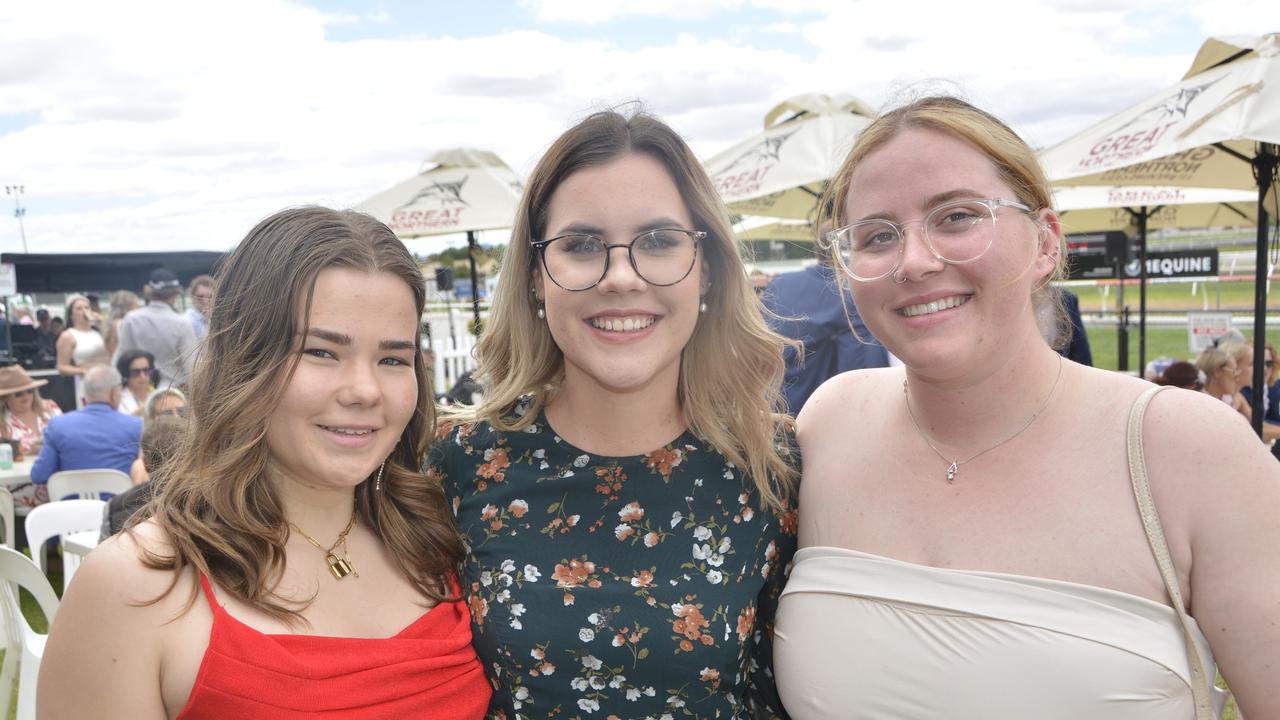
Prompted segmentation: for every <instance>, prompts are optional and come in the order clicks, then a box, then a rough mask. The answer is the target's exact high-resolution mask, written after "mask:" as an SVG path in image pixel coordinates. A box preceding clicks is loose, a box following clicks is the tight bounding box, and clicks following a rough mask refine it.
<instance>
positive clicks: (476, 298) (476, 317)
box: [467, 230, 480, 337]
mask: <svg viewBox="0 0 1280 720" xmlns="http://www.w3.org/2000/svg"><path fill="white" fill-rule="evenodd" d="M478 252H480V243H479V242H477V241H476V231H475V230H468V231H467V262H468V264H469V265H468V266H469V267H470V268H471V315H472V320H473V321H474V322H473V323H472V325H471V332H472V334H474V335H475V336H476V337H480V277H479V274H478V273H477V272H476V253H478Z"/></svg>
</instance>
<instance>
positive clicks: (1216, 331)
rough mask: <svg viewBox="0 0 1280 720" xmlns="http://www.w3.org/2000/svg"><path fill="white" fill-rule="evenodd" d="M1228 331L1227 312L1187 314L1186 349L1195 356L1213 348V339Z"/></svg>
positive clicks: (1229, 327) (1229, 317) (1228, 316)
mask: <svg viewBox="0 0 1280 720" xmlns="http://www.w3.org/2000/svg"><path fill="white" fill-rule="evenodd" d="M1230 329H1231V313H1229V312H1194V313H1187V340H1188V347H1190V349H1191V352H1193V353H1195V354H1197V355H1198V354H1200V353H1201V352H1202V351H1204V350H1206V349H1207V348H1211V347H1213V340H1214V338H1218V337H1222V335H1224V334H1225V333H1226V332H1227V331H1228V330H1230Z"/></svg>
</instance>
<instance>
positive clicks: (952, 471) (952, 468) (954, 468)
mask: <svg viewBox="0 0 1280 720" xmlns="http://www.w3.org/2000/svg"><path fill="white" fill-rule="evenodd" d="M1061 379H1062V356H1061V355H1059V356H1058V375H1057V376H1056V377H1055V378H1054V379H1053V387H1051V388H1049V395H1048V396H1047V397H1045V399H1044V404H1042V405H1041V406H1040V408H1039V409H1038V410H1036V411H1035V413H1033V414H1032V415H1031V417H1030V418H1028V419H1027V421H1026V422H1025V423H1023V424H1022V427H1020V428H1018V430H1017V432H1015V433H1014V434H1012V435H1010V436H1009V437H1007V438H1005V439H1003V440H1001V441H1000V442H998V443H996V444H995V445H992V446H991V447H989V448H987V449H985V450H979V451H978V452H976V453H974V454H972V455H970V456H969V457H967V458H965V459H964V460H961V459H959V458H951V459H947V456H946V455H943V454H942V451H941V450H939V449H938V447H937V446H936V445H934V444H933V441H932V440H930V439H929V436H928V435H926V434H925V432H924V429H923V428H921V427H920V423H919V421H917V420H916V414H915V413H914V412H912V411H911V397H910V395H908V393H907V381H906V379H905V378H904V379H903V381H902V399H903V401H904V402H906V404H907V415H908V416H909V417H910V418H911V424H912V425H915V427H916V432H918V433H920V437H921V438H923V439H924V442H925V444H926V445H928V446H929V449H930V450H932V451H933V452H934V453H935V454H936V455H937V456H938V457H939V458H942V461H943V462H945V463H950V465H949V466H948V467H947V482H954V481H955V479H956V473H958V472H960V466H961V465H964V464H965V463H967V462H969V461H971V460H974V459H976V458H978V457H980V456H982V455H985V454H987V453H989V452H991V451H992V450H995V449H996V448H998V447H1000V446H1001V445H1003V444H1005V443H1007V442H1009V441H1010V440H1012V439H1014V438H1016V437H1018V436H1019V435H1021V434H1022V433H1023V432H1024V431H1025V430H1026V429H1027V428H1029V427H1031V423H1033V422H1035V421H1036V418H1038V417H1040V413H1042V412H1044V409H1045V408H1047V407H1049V401H1050V400H1053V393H1054V391H1056V390H1057V389H1058V381H1059V380H1061Z"/></svg>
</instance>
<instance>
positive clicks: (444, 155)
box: [356, 148, 524, 334]
mask: <svg viewBox="0 0 1280 720" xmlns="http://www.w3.org/2000/svg"><path fill="white" fill-rule="evenodd" d="M422 168H423V169H422V170H421V171H420V172H419V173H418V174H417V175H415V176H414V177H411V178H409V179H408V180H405V181H404V182H401V183H398V184H396V185H395V186H393V187H391V188H389V189H387V190H384V191H382V192H380V193H378V194H377V195H374V196H373V197H371V198H369V199H368V200H365V201H364V202H362V203H360V204H359V205H357V206H356V209H357V210H360V211H361V212H366V213H369V214H370V215H372V216H374V217H376V218H378V219H379V220H381V221H382V222H384V223H386V224H387V226H388V227H390V228H391V230H392V231H393V232H395V234H396V235H397V236H399V237H400V238H402V239H409V238H415V237H424V236H428V235H446V234H450V233H458V232H465V233H466V234H467V245H468V246H469V247H470V249H471V252H470V253H468V255H469V258H470V261H471V307H472V312H473V313H474V316H475V325H474V330H475V332H476V333H477V334H478V333H479V332H480V293H479V290H478V287H477V286H478V285H479V283H477V282H476V260H475V254H476V253H477V252H479V250H480V246H479V243H477V241H476V231H477V230H494V229H498V228H507V227H511V225H512V223H513V222H514V221H515V215H516V204H517V203H518V202H519V201H520V194H521V193H522V192H523V191H524V184H523V183H522V182H521V181H520V178H518V177H517V176H516V174H515V172H514V171H512V170H511V168H510V167H509V166H508V165H507V164H506V163H505V162H503V161H502V158H500V157H498V156H497V155H495V154H494V153H492V152H489V151H488V150H476V149H472V148H456V149H453V150H442V151H440V152H437V153H436V154H434V155H432V156H431V157H429V158H427V160H426V161H425V162H424V163H423V164H422Z"/></svg>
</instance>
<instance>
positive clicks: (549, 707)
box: [427, 415, 796, 720]
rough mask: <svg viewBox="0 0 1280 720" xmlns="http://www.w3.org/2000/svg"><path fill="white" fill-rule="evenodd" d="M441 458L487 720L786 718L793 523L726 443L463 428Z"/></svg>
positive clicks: (444, 445) (436, 453) (435, 452)
mask: <svg viewBox="0 0 1280 720" xmlns="http://www.w3.org/2000/svg"><path fill="white" fill-rule="evenodd" d="M427 464H428V472H430V473H432V474H433V475H434V476H436V477H439V478H440V479H441V481H442V482H443V484H444V488H445V492H446V494H447V495H449V496H450V498H451V500H452V503H453V508H454V512H455V514H456V515H457V519H458V525H459V528H460V530H461V532H462V534H463V537H464V540H465V542H466V543H467V546H468V551H467V556H466V559H465V563H464V567H463V577H464V582H463V585H464V588H463V589H464V592H465V593H466V594H467V600H468V603H469V605H470V608H471V616H472V631H473V638H474V639H473V642H474V643H475V646H476V652H477V653H478V654H479V656H480V660H481V662H482V663H483V664H484V666H485V671H486V673H487V674H488V675H489V678H490V680H491V682H492V684H493V686H494V694H493V700H492V703H491V705H490V707H489V715H488V717H490V718H501V719H502V720H517V719H519V718H527V719H532V718H565V719H573V718H618V719H621V718H654V719H655V720H657V719H659V718H666V719H669V720H675V719H676V718H769V717H785V714H784V712H783V710H782V706H781V703H780V702H779V701H778V699H777V693H776V690H775V688H774V684H773V672H772V644H771V632H772V622H773V613H774V608H775V606H776V603H777V599H778V595H779V593H780V591H781V589H782V584H783V581H784V579H785V573H786V571H787V570H788V568H789V565H790V562H791V557H792V555H793V554H794V552H795V547H796V516H795V512H794V511H788V512H786V513H784V514H783V515H781V516H778V515H777V514H775V513H773V512H771V511H770V510H768V509H766V508H762V507H761V504H760V503H759V502H758V498H757V493H756V491H755V488H754V485H753V484H752V482H751V481H750V480H749V479H747V478H744V477H743V475H742V473H741V472H740V471H739V470H738V469H737V468H736V467H734V466H733V465H732V464H730V463H729V462H728V461H727V460H726V459H725V458H724V456H722V455H721V454H720V453H718V452H717V451H716V450H715V449H714V448H712V447H710V446H709V445H707V444H706V443H704V442H702V441H700V440H699V439H698V438H696V437H695V436H694V435H693V434H691V433H689V432H686V433H684V434H683V435H681V436H680V437H679V438H677V439H676V440H675V441H674V442H672V443H670V444H669V445H667V446H665V447H661V448H658V449H656V450H654V451H653V452H650V453H647V454H645V455H642V456H635V457H602V456H598V455H593V454H591V453H587V452H584V451H582V450H579V449H577V448H575V447H573V446H572V445H570V444H569V443H568V442H567V441H565V440H564V439H563V438H561V437H558V436H557V435H556V434H555V432H554V431H553V430H552V429H551V428H550V426H549V425H548V424H547V422H546V418H545V416H542V415H539V416H538V418H537V419H536V420H535V421H534V422H533V423H532V424H531V425H530V426H529V427H527V428H526V429H525V430H524V431H522V432H515V433H506V432H500V431H497V430H494V429H493V428H492V427H491V426H490V425H489V424H488V423H484V422H480V423H474V424H466V425H460V426H457V427H455V428H452V429H450V430H448V431H447V432H446V433H444V434H442V436H441V437H440V438H438V439H437V442H436V444H435V446H434V447H433V449H432V452H431V455H430V457H429V459H428V461H427Z"/></svg>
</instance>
